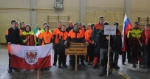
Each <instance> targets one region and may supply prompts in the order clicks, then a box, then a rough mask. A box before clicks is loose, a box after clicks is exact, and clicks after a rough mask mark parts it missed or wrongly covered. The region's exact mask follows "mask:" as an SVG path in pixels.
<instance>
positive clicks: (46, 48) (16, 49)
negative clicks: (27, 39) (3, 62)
mask: <svg viewBox="0 0 150 79" xmlns="http://www.w3.org/2000/svg"><path fill="white" fill-rule="evenodd" d="M52 46H53V44H52V43H51V44H47V45H43V46H22V45H15V44H12V45H11V54H13V55H16V56H18V57H21V58H24V57H25V53H26V51H38V52H39V53H38V55H37V56H38V58H43V57H46V56H47V55H51V54H52ZM20 52H21V53H20Z"/></svg>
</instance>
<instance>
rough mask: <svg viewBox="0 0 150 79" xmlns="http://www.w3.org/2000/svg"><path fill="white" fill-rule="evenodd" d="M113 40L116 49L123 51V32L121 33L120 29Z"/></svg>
mask: <svg viewBox="0 0 150 79" xmlns="http://www.w3.org/2000/svg"><path fill="white" fill-rule="evenodd" d="M113 39H114V47H115V48H119V49H121V48H122V38H121V32H120V31H119V29H117V30H116V35H113Z"/></svg>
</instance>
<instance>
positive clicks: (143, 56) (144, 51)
mask: <svg viewBox="0 0 150 79" xmlns="http://www.w3.org/2000/svg"><path fill="white" fill-rule="evenodd" d="M141 50H142V51H141V52H142V60H143V65H146V46H145V45H143V47H142V48H141Z"/></svg>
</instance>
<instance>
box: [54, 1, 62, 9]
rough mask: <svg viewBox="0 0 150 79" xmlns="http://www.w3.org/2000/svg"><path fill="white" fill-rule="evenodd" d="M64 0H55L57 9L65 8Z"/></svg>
mask: <svg viewBox="0 0 150 79" xmlns="http://www.w3.org/2000/svg"><path fill="white" fill-rule="evenodd" d="M63 2H64V0H54V8H55V9H63V8H64V6H63V4H64V3H63Z"/></svg>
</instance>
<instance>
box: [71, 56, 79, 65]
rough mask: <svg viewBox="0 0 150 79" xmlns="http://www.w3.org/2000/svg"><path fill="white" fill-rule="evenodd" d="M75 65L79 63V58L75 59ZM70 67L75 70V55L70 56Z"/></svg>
mask: <svg viewBox="0 0 150 79" xmlns="http://www.w3.org/2000/svg"><path fill="white" fill-rule="evenodd" d="M77 63H79V56H78V57H77ZM70 66H71V67H72V68H75V55H70Z"/></svg>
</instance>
